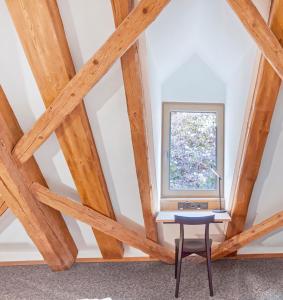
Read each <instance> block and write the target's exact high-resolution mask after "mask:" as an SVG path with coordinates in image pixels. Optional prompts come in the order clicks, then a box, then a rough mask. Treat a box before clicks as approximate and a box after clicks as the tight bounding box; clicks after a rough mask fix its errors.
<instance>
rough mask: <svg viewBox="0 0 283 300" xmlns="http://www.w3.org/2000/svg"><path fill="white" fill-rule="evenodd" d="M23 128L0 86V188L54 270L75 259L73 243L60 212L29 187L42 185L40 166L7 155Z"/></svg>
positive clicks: (64, 266) (71, 262)
mask: <svg viewBox="0 0 283 300" xmlns="http://www.w3.org/2000/svg"><path fill="white" fill-rule="evenodd" d="M22 134H23V132H22V130H21V128H20V126H19V124H18V122H17V120H16V118H15V115H14V114H13V111H12V109H11V107H10V105H9V103H8V101H7V98H6V97H5V94H4V92H3V90H2V89H1V87H0V192H1V197H2V199H5V202H6V204H7V205H8V206H9V208H10V209H11V210H12V211H13V213H14V214H15V215H16V216H17V217H18V218H19V220H20V222H21V223H22V224H23V226H24V228H25V230H26V231H27V233H28V235H29V236H30V238H31V239H32V240H33V242H34V243H35V245H36V246H37V248H38V249H39V251H40V253H41V254H42V256H43V257H44V259H45V261H46V262H47V264H48V265H49V266H50V268H51V269H52V270H54V271H59V270H65V269H68V268H69V267H70V266H71V265H72V264H73V263H74V261H75V259H76V256H77V247H76V245H75V243H74V241H73V239H72V237H71V235H70V233H69V231H68V228H67V226H66V224H65V222H64V220H63V218H62V216H61V214H60V213H59V212H58V211H56V210H54V209H52V208H50V207H48V206H46V205H42V204H39V203H38V201H36V199H35V198H34V197H33V195H32V193H31V192H30V190H29V186H30V185H31V184H32V182H33V181H37V182H40V183H41V184H42V185H45V186H46V182H45V180H44V178H43V176H42V174H41V172H40V169H39V167H38V165H37V163H36V161H35V160H34V158H31V159H30V160H29V161H28V162H27V163H25V164H23V165H21V166H18V165H17V164H16V162H15V161H14V159H13V157H12V156H11V150H12V149H13V147H14V145H15V143H16V141H17V140H18V139H19V138H20V136H22Z"/></svg>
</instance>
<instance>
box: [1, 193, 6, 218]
mask: <svg viewBox="0 0 283 300" xmlns="http://www.w3.org/2000/svg"><path fill="white" fill-rule="evenodd" d="M7 209H8V206H7V204H6V202H5V201H4V199H2V197H1V198H0V216H2V215H3V214H4V213H5V212H6V210H7Z"/></svg>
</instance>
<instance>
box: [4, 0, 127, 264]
mask: <svg viewBox="0 0 283 300" xmlns="http://www.w3.org/2000/svg"><path fill="white" fill-rule="evenodd" d="M6 2H7V5H8V8H9V10H10V13H11V16H12V18H13V21H14V24H15V26H16V29H17V31H18V34H19V36H20V39H21V42H22V45H23V47H24V50H25V53H26V56H27V58H28V61H29V64H30V66H31V69H32V71H33V74H34V77H35V79H36V82H37V84H38V87H39V90H40V92H41V95H42V99H43V101H44V103H45V105H46V107H48V106H49V105H51V104H52V102H53V101H54V99H55V98H56V96H57V95H58V94H59V92H60V91H61V90H62V89H63V88H64V87H65V86H66V85H67V83H68V82H69V81H70V80H71V79H72V77H74V75H75V68H74V64H73V61H72V58H71V54H70V51H69V47H68V43H67V39H66V36H65V32H64V28H63V24H62V21H61V17H60V13H59V9H58V7H57V4H56V0H41V1H31V0H7V1H6ZM56 135H57V138H58V141H59V143H60V146H61V148H62V150H63V154H64V156H65V159H66V161H67V164H68V166H69V169H70V171H71V174H72V177H73V179H74V182H75V185H76V187H77V190H78V193H79V195H80V199H81V201H82V203H84V204H86V205H87V206H89V207H91V208H93V209H95V210H97V211H99V212H101V213H102V214H104V215H106V216H108V217H110V218H112V219H115V214H114V211H113V208H112V204H111V200H110V196H109V193H108V189H107V185H106V181H105V178H104V175H103V171H102V167H101V164H100V159H99V156H98V153H97V149H96V146H95V143H94V139H93V136H92V131H91V128H90V124H89V121H88V117H87V113H86V111H85V107H84V104H83V102H81V103H80V104H79V105H78V106H77V107H76V109H75V110H74V111H73V112H72V113H71V114H70V115H69V116H68V117H67V118H66V119H65V121H64V122H63V123H62V125H61V126H60V127H59V128H57V130H56ZM94 233H95V237H96V240H97V243H98V246H99V248H100V251H101V253H102V256H103V257H104V258H121V257H123V245H122V243H121V242H120V241H117V240H115V239H113V238H112V237H109V236H106V235H105V234H102V233H101V232H98V231H96V230H95V229H94Z"/></svg>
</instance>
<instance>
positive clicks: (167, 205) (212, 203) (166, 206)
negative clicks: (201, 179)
mask: <svg viewBox="0 0 283 300" xmlns="http://www.w3.org/2000/svg"><path fill="white" fill-rule="evenodd" d="M179 202H182V203H184V202H191V203H198V202H199V203H207V206H208V207H207V209H201V210H212V209H218V208H219V199H218V198H161V199H160V211H170V210H178V203H179ZM221 206H222V207H225V199H224V198H222V200H221ZM188 210H192V211H194V210H199V209H196V208H192V209H188Z"/></svg>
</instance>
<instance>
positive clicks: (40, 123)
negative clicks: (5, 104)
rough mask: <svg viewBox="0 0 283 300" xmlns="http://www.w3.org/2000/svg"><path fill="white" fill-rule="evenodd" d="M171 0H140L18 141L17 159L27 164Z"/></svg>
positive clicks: (15, 155)
mask: <svg viewBox="0 0 283 300" xmlns="http://www.w3.org/2000/svg"><path fill="white" fill-rule="evenodd" d="M169 1H170V0H156V1H151V0H141V1H140V2H139V4H138V5H137V6H136V7H135V9H134V10H133V11H132V12H131V14H130V15H129V16H128V17H127V18H126V19H125V20H124V22H123V23H122V24H121V25H120V26H119V27H118V28H117V29H116V31H115V32H114V33H113V34H112V35H111V36H110V38H109V39H108V40H107V41H106V42H105V43H104V45H103V46H102V47H101V48H100V49H99V50H98V51H97V52H96V53H95V54H94V55H93V56H92V58H91V59H90V60H89V61H88V62H87V63H86V64H85V65H84V66H83V67H82V68H81V70H80V71H79V72H78V73H77V74H76V75H75V76H74V78H73V79H72V80H71V81H70V82H69V83H68V84H67V85H66V87H65V88H64V89H63V90H62V91H60V92H59V94H58V96H57V97H56V99H55V100H54V101H53V102H52V104H51V105H49V107H48V108H47V110H46V112H45V113H44V114H43V115H42V116H41V117H40V118H39V119H38V120H37V121H36V123H35V124H34V126H33V127H32V129H31V130H30V131H29V132H27V133H26V134H25V135H24V136H23V137H22V138H21V140H20V141H19V142H18V144H17V145H16V147H15V149H14V151H13V152H14V157H15V158H16V159H17V160H18V161H20V162H22V163H23V162H25V161H26V160H27V159H28V158H29V157H30V156H31V155H32V154H33V153H34V151H36V149H37V148H38V147H39V146H40V145H41V144H42V143H44V141H46V139H47V138H48V137H49V136H50V134H51V133H52V132H53V131H54V130H55V129H56V128H58V127H59V125H60V124H61V123H62V122H63V121H64V120H65V118H66V117H67V116H68V115H69V114H70V113H71V112H72V111H73V110H74V109H75V108H76V107H77V106H78V105H79V104H80V103H81V101H82V97H84V96H85V95H86V94H87V92H88V91H89V90H90V89H91V88H92V87H93V86H94V85H95V84H96V83H97V82H98V81H99V80H100V79H101V78H102V77H103V75H104V74H105V73H106V72H107V71H108V70H109V69H110V67H111V66H112V65H113V63H114V62H115V61H116V60H117V59H119V58H120V57H121V56H122V55H123V54H124V53H125V52H126V51H127V49H128V48H129V47H130V46H131V45H132V44H133V43H134V42H135V41H136V39H137V38H138V37H139V35H140V34H141V33H142V32H143V31H144V30H145V29H146V27H147V26H148V25H149V24H150V23H152V22H153V21H154V20H155V18H156V17H157V16H158V15H159V13H160V12H161V11H162V9H163V8H164V7H165V6H166V5H167V4H168V3H169Z"/></svg>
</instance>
